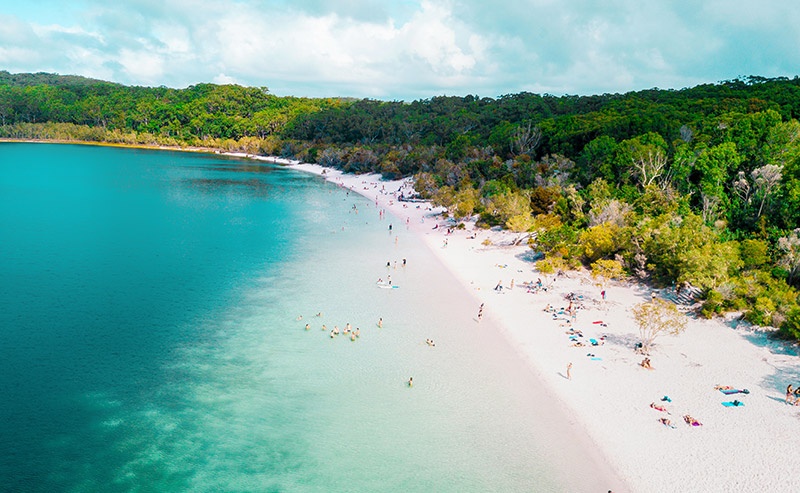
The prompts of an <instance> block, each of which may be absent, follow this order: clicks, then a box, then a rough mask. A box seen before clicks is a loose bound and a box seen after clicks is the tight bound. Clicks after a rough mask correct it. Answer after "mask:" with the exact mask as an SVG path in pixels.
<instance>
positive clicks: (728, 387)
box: [714, 385, 733, 390]
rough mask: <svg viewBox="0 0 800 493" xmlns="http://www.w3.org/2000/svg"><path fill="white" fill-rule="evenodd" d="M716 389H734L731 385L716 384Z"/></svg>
mask: <svg viewBox="0 0 800 493" xmlns="http://www.w3.org/2000/svg"><path fill="white" fill-rule="evenodd" d="M714 390H733V387H731V386H730V385H714Z"/></svg>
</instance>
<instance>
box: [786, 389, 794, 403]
mask: <svg viewBox="0 0 800 493" xmlns="http://www.w3.org/2000/svg"><path fill="white" fill-rule="evenodd" d="M793 393H794V388H792V384H789V386H788V387H786V404H790V402H789V401H792V402H791V404H794V397H792V394H793Z"/></svg>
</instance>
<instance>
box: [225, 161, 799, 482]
mask: <svg viewBox="0 0 800 493" xmlns="http://www.w3.org/2000/svg"><path fill="white" fill-rule="evenodd" d="M237 156H238V157H251V158H252V157H253V156H247V155H237ZM261 159H263V160H265V161H269V162H275V163H283V164H289V165H290V166H291V167H293V168H295V169H298V170H301V171H305V172H309V173H313V174H317V175H320V176H324V177H325V178H326V179H327V180H330V181H332V182H334V183H337V184H339V185H340V186H342V187H345V188H348V189H350V190H352V191H354V192H357V193H359V194H361V195H363V196H365V197H367V198H368V199H370V200H372V201H373V202H374V204H375V206H376V208H378V209H379V210H385V211H386V213H387V214H390V215H392V216H394V218H395V221H396V222H395V227H403V228H407V229H408V230H410V231H412V232H413V233H415V234H418V235H420V237H421V238H423V239H424V241H425V243H426V244H427V245H428V247H429V248H430V249H431V251H433V252H434V253H435V255H436V256H437V258H438V259H439V260H440V261H441V263H442V264H443V265H444V266H445V267H446V268H447V269H448V270H449V271H450V272H452V274H453V275H454V276H455V277H456V278H457V279H458V280H459V281H460V284H461V285H462V287H463V288H465V289H466V290H467V291H468V292H469V293H470V295H471V296H472V298H473V301H472V306H466V307H464V309H465V310H473V311H474V313H475V317H474V319H473V322H474V324H475V325H476V326H477V327H478V328H482V327H483V326H486V327H490V326H491V327H493V328H495V329H493V330H497V331H498V332H499V334H498V336H500V337H504V338H505V339H506V340H507V341H508V343H509V344H508V347H509V348H510V349H509V352H511V353H512V354H510V355H509V357H515V358H519V359H520V360H522V361H524V362H525V363H526V365H527V367H528V368H529V370H530V372H531V373H532V374H533V375H534V376H535V377H536V379H537V380H539V381H541V382H542V383H543V384H544V387H545V388H546V391H547V392H548V394H549V395H550V396H551V398H552V401H553V407H554V409H558V410H559V411H558V412H559V413H565V414H566V416H563V417H564V418H565V419H567V420H568V421H570V422H574V423H575V426H576V427H578V428H579V430H580V431H581V432H582V433H585V438H586V443H587V444H589V445H588V446H592V447H596V449H597V452H598V453H599V454H600V455H602V457H604V458H605V459H606V460H607V461H608V463H609V464H610V465H611V467H612V468H613V469H614V471H616V473H617V474H618V475H619V476H620V478H621V479H622V484H620V485H619V486H615V488H617V489H615V491H624V490H625V489H630V491H634V492H648V491H649V492H653V491H655V492H673V491H674V492H679V491H680V492H685V491H710V492H714V491H719V492H723V491H726V492H727V491H779V492H780V491H786V492H789V491H795V490H796V483H797V480H796V479H795V478H794V471H796V470H797V468H798V467H800V455H798V454H797V450H798V448H797V446H798V444H800V439H798V438H797V437H796V436H795V433H794V427H795V426H796V424H797V419H798V418H800V407H795V406H790V405H787V404H786V403H785V402H784V397H785V389H786V386H787V385H788V384H790V383H791V384H793V385H795V386H796V385H797V384H798V383H800V360H798V357H797V352H796V347H795V346H791V345H788V344H783V343H779V342H774V341H773V340H772V339H770V338H769V330H767V329H760V328H755V327H750V326H748V325H747V324H745V323H739V321H738V319H726V320H719V319H717V320H702V319H698V318H695V317H694V316H687V321H688V326H687V330H686V331H685V332H684V333H682V334H681V335H678V336H669V335H664V336H661V337H660V338H659V339H657V340H656V343H655V345H654V347H653V348H652V350H651V352H650V359H651V362H652V369H645V368H643V367H642V366H640V362H641V361H642V358H643V357H642V355H641V354H637V353H636V352H635V350H634V346H635V344H636V343H637V342H638V341H639V336H638V328H637V326H636V324H635V322H634V320H633V317H632V315H631V308H632V307H633V306H634V305H636V304H637V303H640V302H642V301H648V300H650V298H651V296H653V292H654V291H653V290H651V289H649V288H647V287H646V286H642V285H637V284H619V283H611V284H610V285H608V286H606V287H605V291H606V296H605V299H602V297H601V294H600V292H601V289H600V288H599V287H597V286H596V285H594V284H593V283H592V282H591V277H590V276H589V275H588V273H587V272H569V273H567V275H565V276H558V277H554V276H544V275H542V274H541V273H539V272H538V271H537V270H536V267H535V263H534V262H533V260H532V259H533V256H532V253H533V252H532V251H531V249H530V248H529V247H528V246H527V245H526V243H525V241H520V240H524V236H525V235H523V234H519V233H511V232H507V231H500V230H481V229H474V223H471V222H467V223H465V226H466V227H465V228H464V229H456V228H455V227H454V226H455V224H453V223H452V222H448V220H447V219H445V218H443V217H442V215H441V214H440V212H441V210H440V209H436V208H432V207H430V204H427V203H424V202H422V203H418V202H406V201H401V200H399V198H400V194H401V193H402V194H404V196H406V197H408V196H409V195H410V194H412V193H413V187H412V184H411V181H410V180H409V179H406V180H395V181H387V180H382V179H381V178H380V176H379V175H349V174H342V173H341V172H339V171H337V170H333V169H326V168H323V167H321V166H318V165H311V164H302V163H296V162H287V161H285V160H281V159H278V158H261ZM371 212H373V211H371ZM451 227H452V229H450V228H451ZM537 279H541V280H542V284H543V286H546V287H548V289H547V290H546V291H544V290H539V289H536V288H537V287H538V286H537ZM528 286H533V287H534V289H529V288H528ZM499 287H502V289H499ZM570 293H572V294H573V299H574V300H575V301H574V304H575V306H576V307H579V309H578V310H577V312H576V316H575V319H574V320H572V319H571V318H570V317H567V316H565V315H564V314H561V313H558V312H559V310H560V309H563V308H567V307H568V305H569V303H570V301H569V300H568V299H567V298H566V296H567V295H568V294H570ZM655 296H657V297H662V298H667V299H672V298H673V297H674V294H673V293H672V291H671V290H658V291H655ZM482 304H483V313H482V318H480V319H479V317H478V316H477V314H478V310H479V307H480V306H481V305H482ZM548 305H552V306H553V307H554V308H555V310H556V313H549V312H545V311H544V309H545V307H546V306H548ZM578 331H580V333H579V334H578V333H577V332H578ZM568 332H572V333H568ZM590 340H594V341H595V342H596V343H597V345H596V346H595V345H592V344H591V342H589V341H590ZM576 342H580V343H581V344H576ZM576 346H577V347H576ZM568 365H569V366H570V370H569V375H568V369H567V368H568ZM568 376H569V378H567V377H568ZM715 387H721V388H723V389H724V388H728V387H730V388H731V389H733V390H746V391H747V392H741V393H735V394H726V393H723V392H722V391H721V390H720V389H719V388H715ZM734 401H736V402H737V403H739V404H742V405H734V406H731V405H728V406H726V405H724V403H732V402H734ZM651 404H653V406H651ZM659 409H663V410H659ZM686 415H689V416H691V417H693V418H695V419H696V420H697V421H698V422H699V423H702V425H701V426H691V425H689V424H687V423H686V422H685V420H684V416H686ZM667 423H668V424H669V425H668V424H667ZM567 467H568V466H567ZM605 484H606V483H602V482H601V483H598V490H597V491H601V490H602V491H606V490H607V489H608V488H605V489H603V488H604V487H605Z"/></svg>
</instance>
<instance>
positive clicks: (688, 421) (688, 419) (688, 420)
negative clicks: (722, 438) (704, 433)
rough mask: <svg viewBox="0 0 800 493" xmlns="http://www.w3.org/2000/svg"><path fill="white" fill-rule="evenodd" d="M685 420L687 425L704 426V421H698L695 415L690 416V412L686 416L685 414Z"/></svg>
mask: <svg viewBox="0 0 800 493" xmlns="http://www.w3.org/2000/svg"><path fill="white" fill-rule="evenodd" d="M683 420H684V421H686V424H687V425H691V426H703V423H701V422H699V421H697V420H696V419H694V418H693V417H691V416H689V415H688V414H686V415H684V416H683Z"/></svg>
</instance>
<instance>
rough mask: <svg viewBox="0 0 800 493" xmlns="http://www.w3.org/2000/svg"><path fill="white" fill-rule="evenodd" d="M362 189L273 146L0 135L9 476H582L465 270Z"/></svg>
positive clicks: (420, 485) (569, 479)
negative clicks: (440, 257) (188, 148)
mask: <svg viewBox="0 0 800 493" xmlns="http://www.w3.org/2000/svg"><path fill="white" fill-rule="evenodd" d="M353 206H357V208H358V210H359V212H358V213H356V211H355V210H354V209H353ZM371 207H372V204H371V202H370V201H369V200H367V199H366V198H363V197H360V196H357V195H355V194H352V193H347V192H346V191H344V190H342V189H340V188H337V187H336V186H334V185H333V184H330V183H326V182H324V181H323V180H321V179H319V178H317V177H314V176H311V175H307V174H303V173H299V172H297V171H294V170H289V169H284V168H280V167H275V166H272V165H267V164H263V163H260V164H258V163H253V162H248V161H243V160H238V159H233V158H225V157H221V156H214V155H195V154H191V153H174V152H165V151H148V150H133V149H117V148H108V147H88V146H73V145H45V144H16V143H4V144H0V478H2V479H0V491H13V492H54V491H75V492H95V491H97V492H109V491H111V492H113V491H136V492H147V491H153V492H170V491H203V492H205V491H209V492H211V491H254V492H262V491H264V492H272V491H276V492H277V491H286V492H349V491H357V492H358V491H365V492H366V491H369V492H371V491H386V492H404V493H405V492H428V491H437V492H448V491H452V492H464V491H480V492H486V491H498V492H507V491H579V490H584V489H585V487H586V485H593V484H594V483H593V479H592V478H588V479H586V478H582V477H581V474H580V471H581V470H583V469H585V468H584V467H583V466H584V465H585V463H584V462H583V460H584V459H582V458H581V457H579V454H577V455H576V453H575V451H574V448H570V447H566V446H565V444H566V443H568V442H569V438H568V437H566V436H565V435H563V434H559V433H560V432H559V433H555V434H554V432H553V431H552V430H553V429H560V428H558V424H557V423H556V421H557V420H556V421H553V420H552V419H551V418H552V416H550V415H548V414H547V413H548V412H549V411H547V410H548V409H550V408H551V406H549V404H548V403H547V402H546V400H547V398H546V395H545V393H544V392H542V391H541V390H538V387H537V383H536V382H535V381H534V380H533V379H532V378H531V375H530V374H529V372H528V370H527V367H526V366H525V365H523V364H520V363H519V361H518V360H517V359H516V358H509V357H508V355H509V354H513V350H511V349H510V348H508V347H505V346H503V344H504V342H503V340H502V338H501V337H498V336H497V333H496V332H495V331H493V330H492V328H491V326H490V325H489V324H488V323H482V324H481V326H480V328H478V327H477V324H475V323H474V320H473V319H472V317H473V316H474V310H475V307H474V306H471V305H470V306H465V305H464V304H463V303H462V301H463V300H468V301H467V303H471V302H470V301H469V299H470V298H469V296H467V294H466V292H465V291H464V288H463V287H461V286H460V285H459V284H458V283H457V282H455V280H454V279H453V278H452V276H451V275H450V274H449V273H447V272H446V271H445V270H444V269H443V267H442V266H441V265H440V264H439V263H438V262H437V261H436V260H435V258H434V256H433V255H432V254H431V252H430V251H428V250H427V249H426V248H425V247H424V245H422V242H421V241H418V240H419V239H418V238H417V239H415V237H414V236H413V235H410V234H409V233H408V232H407V231H405V228H402V227H395V228H394V232H393V233H392V235H387V233H386V231H387V227H386V223H385V221H387V220H384V221H381V220H380V219H379V216H378V214H377V212H376V211H375V210H374V208H372V209H371ZM388 221H392V219H391V218H389V219H388ZM398 222H399V221H398ZM401 258H407V259H408V260H409V264H408V267H407V268H401V269H396V270H392V271H391V272H390V273H391V274H392V276H393V279H394V281H395V284H396V285H399V286H400V289H396V290H395V289H392V290H384V289H377V288H376V287H375V283H374V281H375V279H376V278H378V277H383V276H385V275H386V274H388V273H387V272H386V267H385V265H386V262H387V261H392V260H399V259H401ZM452 300H461V301H459V302H458V303H456V302H453V301H452ZM316 313H321V314H322V316H321V317H316V316H315V314H316ZM301 315H302V316H303V319H302V320H298V317H299V316H301ZM378 318H383V319H384V321H385V325H384V327H383V328H382V329H379V328H377V327H376V324H375V322H376V321H377V320H378ZM306 323H309V324H310V325H311V330H308V331H306V330H304V325H305V324H306ZM346 323H352V325H353V326H354V327H360V328H361V331H362V335H361V337H360V339H359V340H358V341H356V342H353V341H349V340H348V339H346V338H344V337H339V338H335V339H332V338H330V337H329V335H328V332H327V331H323V330H320V329H321V328H322V324H326V325H327V329H330V328H332V327H333V326H334V325H338V326H339V327H342V328H344V326H345V324H346ZM428 337H432V338H435V339H436V340H437V347H436V349H435V350H432V349H431V348H430V347H428V346H427V345H426V344H424V342H423V341H424V340H425V339H426V338H428ZM409 375H413V376H414V381H415V385H414V388H413V390H412V389H409V388H407V387H406V386H405V385H404V382H405V381H406V380H407V378H408V377H409ZM548 437H549V438H548ZM562 449H564V450H565V451H561V450H562ZM565 464H567V465H566V466H565ZM573 465H574V466H576V467H574V468H573V467H572V466H573ZM601 489H602V488H601Z"/></svg>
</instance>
